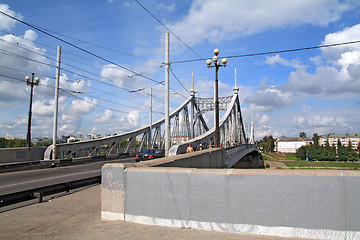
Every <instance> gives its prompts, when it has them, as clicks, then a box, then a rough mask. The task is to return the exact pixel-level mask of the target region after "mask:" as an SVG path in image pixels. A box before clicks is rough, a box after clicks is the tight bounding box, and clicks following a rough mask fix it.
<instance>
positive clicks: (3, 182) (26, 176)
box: [0, 157, 135, 196]
mask: <svg viewBox="0 0 360 240" xmlns="http://www.w3.org/2000/svg"><path fill="white" fill-rule="evenodd" d="M110 162H111V163H121V162H127V163H128V162H135V158H134V157H131V158H122V159H118V160H111V161H100V162H93V163H86V164H81V165H72V166H63V167H56V168H46V169H37V170H28V171H20V172H9V173H1V174H0V196H1V195H5V194H9V193H14V192H20V191H24V190H28V189H32V188H36V187H43V186H48V185H53V184H57V183H61V182H67V181H74V180H78V179H83V178H90V177H94V176H99V175H100V174H101V167H102V166H103V165H104V164H105V163H110Z"/></svg>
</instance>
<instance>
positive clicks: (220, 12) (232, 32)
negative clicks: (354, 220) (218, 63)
mask: <svg viewBox="0 0 360 240" xmlns="http://www.w3.org/2000/svg"><path fill="white" fill-rule="evenodd" d="M353 4H355V3H353ZM350 8H351V4H350V3H349V2H341V1H338V0H292V1H282V0H276V1H262V0H253V1H247V0H223V1H221V3H220V2H219V1H217V0H195V1H193V3H192V6H191V8H190V10H189V12H188V14H187V15H186V16H184V17H183V19H182V20H181V21H179V22H177V23H173V24H169V25H168V27H169V28H170V29H172V31H173V32H175V33H176V34H177V35H179V37H180V38H181V39H182V40H183V41H184V42H186V43H187V44H190V45H195V44H197V43H200V42H202V41H205V40H210V41H212V39H214V38H213V36H217V38H216V40H213V41H221V40H223V39H224V38H225V37H226V38H234V37H239V36H245V35H252V34H256V33H260V32H264V31H267V30H270V29H274V28H283V27H287V26H298V25H304V24H312V25H317V26H325V25H327V24H328V23H330V22H334V21H336V20H338V19H339V18H340V16H341V14H342V13H343V12H345V11H347V10H349V9H350ZM214 19H216V20H214Z"/></svg>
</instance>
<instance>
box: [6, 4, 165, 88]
mask: <svg viewBox="0 0 360 240" xmlns="http://www.w3.org/2000/svg"><path fill="white" fill-rule="evenodd" d="M0 13H1V14H3V15H5V16H7V17H9V18H11V19H14V20H15V21H18V22H20V23H22V24H25V25H26V26H29V27H31V28H33V29H35V30H37V31H39V32H42V33H44V34H46V35H48V36H50V37H52V38H55V39H57V40H59V41H61V42H63V43H65V44H67V45H70V46H72V47H74V48H76V49H78V50H80V51H83V52H85V53H87V54H89V55H91V56H94V57H96V58H98V59H101V60H103V61H105V62H107V63H110V64H113V65H115V66H117V67H119V68H122V69H124V70H126V71H129V72H131V73H133V74H135V75H138V76H140V77H142V78H145V79H147V80H150V81H152V82H155V83H159V82H158V81H156V80H154V79H152V78H149V77H147V76H144V75H142V74H141V73H137V72H135V71H133V70H131V69H129V68H126V67H124V66H121V65H119V64H117V63H115V62H113V61H110V60H108V59H106V58H103V57H101V56H99V55H97V54H95V53H92V52H90V51H88V50H86V49H84V48H81V47H79V46H77V45H75V44H73V43H71V42H68V41H66V40H64V39H61V38H59V37H57V36H54V35H53V34H51V33H48V32H46V31H44V30H42V29H40V28H39V27H36V26H34V25H32V24H30V23H27V22H24V21H22V20H20V19H18V18H16V17H13V16H11V15H9V14H7V13H5V12H3V11H0Z"/></svg>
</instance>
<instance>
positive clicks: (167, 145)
mask: <svg viewBox="0 0 360 240" xmlns="http://www.w3.org/2000/svg"><path fill="white" fill-rule="evenodd" d="M169 42H170V41H169V32H166V33H165V156H166V157H167V156H169V149H170V121H169V105H170V104H169V65H170V63H169V59H170V54H169Z"/></svg>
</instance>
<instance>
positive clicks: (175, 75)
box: [169, 67, 191, 98]
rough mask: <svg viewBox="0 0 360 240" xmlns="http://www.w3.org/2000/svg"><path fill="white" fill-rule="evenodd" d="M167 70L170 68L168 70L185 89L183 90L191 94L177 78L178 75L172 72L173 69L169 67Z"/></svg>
mask: <svg viewBox="0 0 360 240" xmlns="http://www.w3.org/2000/svg"><path fill="white" fill-rule="evenodd" d="M169 70H170V72H171V73H172V75H173V76H174V77H175V79H176V80H177V81H178V82H179V83H180V85H181V86H182V87H183V88H184V89H185V91H187V92H188V94H189V95H191V94H190V92H189V91H188V90H187V88H186V87H185V86H184V85H183V84H182V83H181V81H180V80H179V79H178V77H177V76H176V75H175V73H174V72H173V70H172V68H171V67H170V68H169ZM181 96H182V97H184V98H186V97H185V96H183V95H181Z"/></svg>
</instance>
